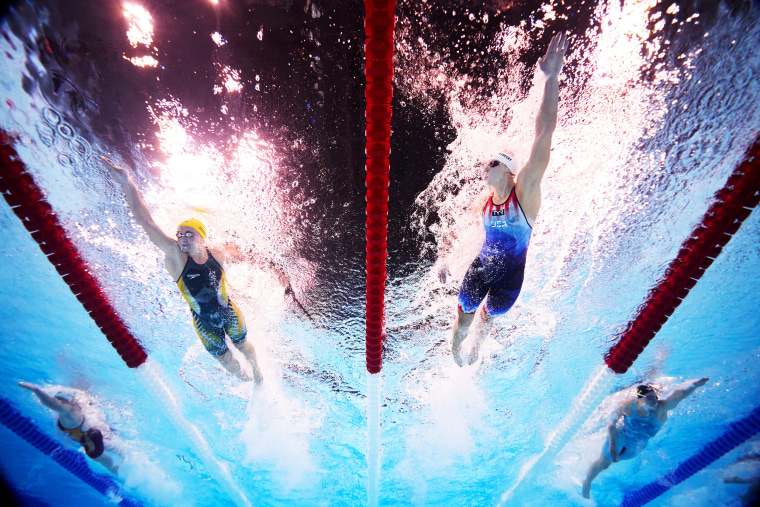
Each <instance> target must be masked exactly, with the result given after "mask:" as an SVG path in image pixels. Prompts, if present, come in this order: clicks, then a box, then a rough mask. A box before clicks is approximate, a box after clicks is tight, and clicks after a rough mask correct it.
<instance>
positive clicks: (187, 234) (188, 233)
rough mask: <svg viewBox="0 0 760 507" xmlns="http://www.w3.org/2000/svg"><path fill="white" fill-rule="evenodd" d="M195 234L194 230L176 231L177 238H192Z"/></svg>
mask: <svg viewBox="0 0 760 507" xmlns="http://www.w3.org/2000/svg"><path fill="white" fill-rule="evenodd" d="M193 236H195V231H186V232H179V231H177V237H178V238H183V237H184V238H192V237H193Z"/></svg>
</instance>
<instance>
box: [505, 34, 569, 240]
mask: <svg viewBox="0 0 760 507" xmlns="http://www.w3.org/2000/svg"><path fill="white" fill-rule="evenodd" d="M567 48H568V40H567V35H566V34H564V33H558V34H557V35H555V36H554V37H553V38H552V41H551V43H549V49H548V50H547V51H546V55H545V56H544V57H543V58H542V59H541V60H539V61H538V64H539V66H540V67H541V70H542V71H543V73H544V74H546V77H547V80H546V84H544V95H543V98H542V100H541V107H540V108H539V110H538V117H537V118H536V138H535V140H534V141H533V147H532V149H531V152H530V157H529V158H528V162H527V163H526V164H525V167H524V168H523V169H522V170H521V171H520V173H519V174H518V175H517V185H516V188H515V192H517V199H518V200H519V201H520V205H521V206H522V208H523V211H524V212H525V217H526V218H527V219H528V223H529V224H530V225H531V226H533V222H534V221H535V220H536V217H537V216H538V211H539V209H540V208H541V180H542V179H543V177H544V172H546V168H547V167H548V165H549V156H550V154H551V144H552V135H553V134H554V129H555V128H556V126H557V106H558V103H559V73H560V72H561V71H562V66H563V64H564V58H565V52H566V51H567Z"/></svg>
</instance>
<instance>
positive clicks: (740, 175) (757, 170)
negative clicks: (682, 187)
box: [605, 136, 760, 373]
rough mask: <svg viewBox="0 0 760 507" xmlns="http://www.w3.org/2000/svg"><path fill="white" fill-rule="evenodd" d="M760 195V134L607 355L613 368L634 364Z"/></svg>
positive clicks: (616, 370)
mask: <svg viewBox="0 0 760 507" xmlns="http://www.w3.org/2000/svg"><path fill="white" fill-rule="evenodd" d="M759 201H760V136H758V137H757V138H756V139H755V143H754V144H753V145H752V147H750V149H749V150H747V153H746V155H745V157H744V160H743V161H742V163H741V164H739V166H737V168H736V169H735V170H734V172H733V174H732V175H731V177H730V178H728V181H727V182H726V185H725V186H724V187H723V188H722V189H721V190H720V191H719V192H718V193H716V194H715V196H714V202H713V204H712V206H710V208H709V209H708V210H707V213H705V216H704V218H703V219H702V222H701V223H700V224H699V225H698V226H697V227H696V228H695V229H694V230H693V231H692V233H691V235H690V236H689V239H687V240H686V241H685V242H684V243H683V245H681V250H680V251H679V252H678V256H677V257H676V258H675V259H674V260H673V262H671V263H670V266H669V267H668V269H667V270H666V271H665V274H664V275H663V277H662V279H661V280H660V282H659V283H658V284H657V285H656V286H655V287H654V288H653V289H652V290H650V291H649V295H648V297H647V300H646V301H645V302H644V303H643V304H642V305H641V306H640V307H639V308H638V312H637V315H636V317H635V318H634V319H633V320H632V321H631V322H629V324H628V327H627V328H626V329H625V331H623V332H622V333H621V335H620V337H619V338H618V341H617V343H616V344H615V345H613V346H612V347H611V348H610V350H609V351H608V352H607V354H606V355H605V362H606V363H607V366H609V367H610V369H612V370H613V371H614V372H615V373H625V372H626V371H627V370H628V368H629V367H630V366H631V365H632V364H633V362H634V361H635V360H636V358H637V357H638V356H639V354H641V352H642V351H643V350H644V347H646V346H647V345H648V344H649V341H650V340H651V339H652V338H654V335H655V334H657V331H659V330H660V328H661V327H662V326H663V324H665V322H667V320H668V317H670V316H671V315H672V314H673V312H674V311H675V309H676V308H677V307H678V305H679V304H681V301H682V300H683V299H684V298H685V297H686V295H687V294H688V293H689V290H691V288H692V287H694V285H696V283H697V281H698V280H699V278H700V277H701V276H702V273H704V272H705V270H706V269H707V268H708V267H709V266H710V264H712V262H713V260H715V258H716V257H717V256H718V254H719V253H720V252H721V250H722V249H723V247H724V246H725V245H726V243H728V240H730V239H731V236H732V235H733V234H734V233H735V232H736V231H737V230H739V227H740V226H741V224H742V222H744V220H745V219H746V218H747V217H748V216H749V215H750V213H752V209H753V208H754V207H755V206H757V204H758V202H759Z"/></svg>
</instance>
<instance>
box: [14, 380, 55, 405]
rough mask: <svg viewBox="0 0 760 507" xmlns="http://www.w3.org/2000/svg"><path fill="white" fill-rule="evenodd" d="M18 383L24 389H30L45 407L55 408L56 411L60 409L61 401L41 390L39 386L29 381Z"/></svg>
mask: <svg viewBox="0 0 760 507" xmlns="http://www.w3.org/2000/svg"><path fill="white" fill-rule="evenodd" d="M18 385H19V386H20V387H23V388H24V389H28V390H30V391H32V392H33V393H34V394H35V395H37V398H39V399H40V402H41V403H42V404H43V405H45V406H46V407H47V408H49V409H52V410H55V411H56V412H58V411H60V409H61V406H62V404H61V402H59V401H58V400H56V399H55V398H53V397H52V396H50V395H49V394H48V393H46V392H45V391H43V390H42V388H41V387H39V386H37V385H35V384H31V383H29V382H19V383H18Z"/></svg>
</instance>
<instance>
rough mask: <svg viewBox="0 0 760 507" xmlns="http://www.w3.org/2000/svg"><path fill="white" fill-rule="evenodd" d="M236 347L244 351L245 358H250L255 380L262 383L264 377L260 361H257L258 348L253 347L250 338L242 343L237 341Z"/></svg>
mask: <svg viewBox="0 0 760 507" xmlns="http://www.w3.org/2000/svg"><path fill="white" fill-rule="evenodd" d="M235 347H237V349H238V350H239V351H240V352H242V353H243V355H244V356H245V358H246V359H248V362H249V363H251V368H253V381H254V382H256V384H261V382H262V381H263V380H264V377H263V376H262V375H261V370H260V369H259V363H258V362H257V361H256V349H254V348H253V344H252V343H251V342H250V340H243V341H242V342H240V343H236V344H235Z"/></svg>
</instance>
